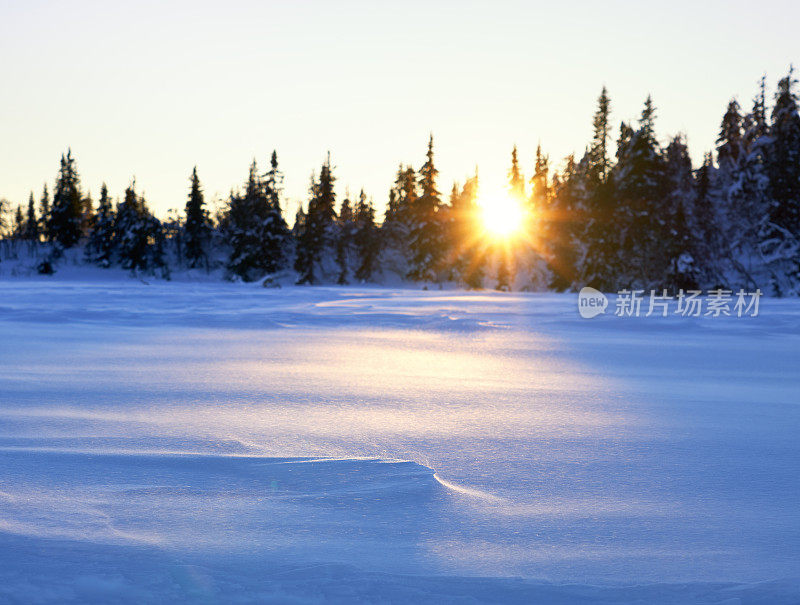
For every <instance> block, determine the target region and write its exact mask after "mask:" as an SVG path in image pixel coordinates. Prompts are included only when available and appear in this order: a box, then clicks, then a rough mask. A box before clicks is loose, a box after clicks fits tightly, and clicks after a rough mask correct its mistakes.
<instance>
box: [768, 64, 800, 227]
mask: <svg viewBox="0 0 800 605" xmlns="http://www.w3.org/2000/svg"><path fill="white" fill-rule="evenodd" d="M796 83H797V80H795V79H794V71H793V70H792V69H790V70H789V74H788V75H787V76H786V77H785V78H782V79H781V80H780V81H779V82H778V90H777V92H776V93H775V106H774V107H773V109H772V124H771V125H770V128H769V136H770V139H771V140H770V143H769V147H768V151H767V153H768V156H767V172H768V176H769V184H770V187H769V192H770V196H771V198H772V200H773V206H772V208H773V210H772V212H771V214H770V220H771V221H772V222H773V223H774V224H775V226H776V227H777V228H778V229H780V230H785V231H786V234H787V235H790V236H792V237H795V238H797V237H800V114H798V109H797V95H796V94H795V92H794V86H795V84H796Z"/></svg>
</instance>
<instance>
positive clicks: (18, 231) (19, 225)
mask: <svg viewBox="0 0 800 605" xmlns="http://www.w3.org/2000/svg"><path fill="white" fill-rule="evenodd" d="M11 236H12V237H13V238H14V239H23V238H24V237H25V215H24V214H23V213H22V206H20V205H17V210H16V212H15V213H14V226H13V227H12V232H11Z"/></svg>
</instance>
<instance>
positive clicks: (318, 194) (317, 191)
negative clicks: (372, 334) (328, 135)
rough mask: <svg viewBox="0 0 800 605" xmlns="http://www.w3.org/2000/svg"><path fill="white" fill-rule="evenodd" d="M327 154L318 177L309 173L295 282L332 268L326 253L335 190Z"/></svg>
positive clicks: (331, 236) (309, 280)
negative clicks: (306, 205)
mask: <svg viewBox="0 0 800 605" xmlns="http://www.w3.org/2000/svg"><path fill="white" fill-rule="evenodd" d="M335 181H336V179H335V177H334V176H333V168H332V166H331V158H330V154H328V158H327V160H326V161H325V163H324V164H323V165H322V169H321V170H320V174H319V180H315V179H314V177H313V176H312V179H311V187H310V190H309V193H310V196H311V197H310V200H309V202H308V210H307V212H306V216H305V221H304V224H303V228H302V230H301V231H299V233H298V238H297V256H296V258H295V270H296V271H297V272H298V274H299V276H298V281H297V283H298V284H314V283H317V281H318V280H319V279H321V278H324V277H326V274H329V273H330V272H331V269H332V267H331V266H330V262H329V257H330V256H331V250H332V248H333V246H334V242H335V239H336V236H335V219H336V211H335V204H336V193H335V191H334V183H335Z"/></svg>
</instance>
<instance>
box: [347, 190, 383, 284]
mask: <svg viewBox="0 0 800 605" xmlns="http://www.w3.org/2000/svg"><path fill="white" fill-rule="evenodd" d="M353 244H354V246H355V253H356V265H357V266H356V270H355V278H356V279H357V280H358V281H359V282H361V283H364V282H368V281H371V280H372V278H373V276H374V275H375V273H376V272H377V270H378V261H379V258H380V253H381V240H380V233H379V231H378V227H377V225H376V224H375V207H374V206H373V204H372V201H371V200H369V201H368V200H367V196H366V194H365V193H364V190H363V189H362V190H361V193H360V195H359V196H358V202H357V203H356V211H355V232H354V233H353Z"/></svg>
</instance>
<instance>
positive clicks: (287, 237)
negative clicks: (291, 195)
mask: <svg viewBox="0 0 800 605" xmlns="http://www.w3.org/2000/svg"><path fill="white" fill-rule="evenodd" d="M263 182H264V193H265V194H266V196H267V208H268V210H267V220H266V221H264V225H263V231H262V238H263V239H264V240H265V241H266V242H268V248H269V250H270V251H271V252H270V263H269V264H270V266H271V267H272V269H271V270H270V272H272V273H275V272H277V271H282V270H283V269H286V267H287V265H288V263H289V256H290V254H291V242H292V237H291V234H290V233H289V226H288V225H287V224H286V219H285V218H284V216H283V204H282V202H281V198H282V196H283V173H282V172H281V171H280V169H279V168H278V153H277V152H276V151H275V150H273V151H272V157H270V164H269V170H268V171H267V172H266V173H265V174H264V176H263Z"/></svg>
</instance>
